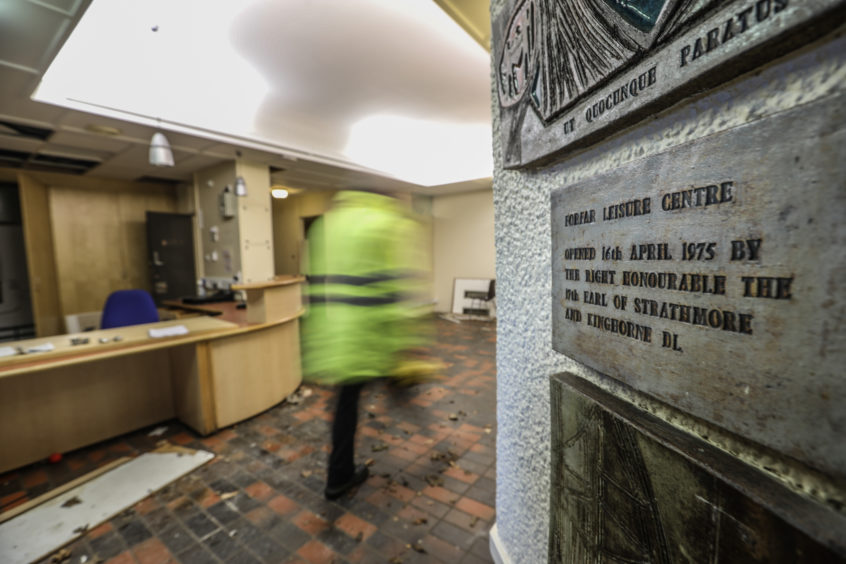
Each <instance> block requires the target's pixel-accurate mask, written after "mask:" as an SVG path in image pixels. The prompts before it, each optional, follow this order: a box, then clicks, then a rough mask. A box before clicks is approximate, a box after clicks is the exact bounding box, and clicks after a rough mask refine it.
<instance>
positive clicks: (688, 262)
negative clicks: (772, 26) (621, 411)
mask: <svg viewBox="0 0 846 564" xmlns="http://www.w3.org/2000/svg"><path fill="white" fill-rule="evenodd" d="M844 114H846V96H844V95H837V96H832V97H830V98H828V99H827V100H825V101H823V102H819V103H815V104H810V105H808V106H804V107H800V108H797V109H794V110H791V111H789V112H784V113H782V114H780V115H779V116H778V117H774V118H770V119H768V120H766V121H759V122H753V123H751V124H748V125H745V126H742V127H737V128H735V129H732V130H728V131H726V132H722V133H718V134H715V135H712V136H710V137H707V138H704V139H701V140H698V141H695V142H692V143H689V144H687V145H685V146H682V147H678V148H675V149H672V150H670V151H668V152H665V153H662V154H659V155H656V156H652V157H647V158H644V159H642V160H639V161H634V162H632V163H629V164H626V165H624V166H622V167H620V168H618V169H616V170H614V171H613V172H609V173H605V174H602V175H599V176H596V177H593V178H591V179H589V180H586V181H584V182H581V183H579V184H576V185H573V186H567V187H562V188H559V189H557V190H555V191H553V194H552V202H551V207H552V270H553V271H552V288H553V290H552V291H553V299H552V307H553V315H552V318H553V347H554V348H555V350H557V351H559V352H561V353H564V354H566V355H568V356H570V357H571V358H574V359H576V360H578V361H580V362H583V363H584V364H587V365H589V366H592V367H594V368H596V369H597V370H599V371H601V372H604V373H606V374H608V375H610V376H612V377H614V378H617V379H620V380H623V381H625V382H627V383H628V384H630V385H631V386H633V387H635V388H637V389H639V390H641V391H644V392H646V393H648V394H650V395H652V396H654V397H656V398H659V399H661V400H663V401H665V402H667V403H669V404H672V405H675V406H677V407H678V408H680V409H682V410H684V411H686V412H688V413H691V414H693V415H695V416H697V417H700V418H704V419H706V420H708V421H710V422H712V423H715V424H717V425H719V426H721V427H723V428H725V429H728V430H730V431H733V432H735V433H738V434H740V435H742V436H745V437H748V438H750V439H752V440H754V441H757V442H759V443H761V444H763V445H766V446H769V447H772V448H775V449H777V450H779V451H781V452H784V453H786V454H788V455H790V456H792V457H794V458H797V459H799V460H802V461H804V462H806V463H807V464H809V465H811V466H815V467H817V468H820V469H823V470H825V471H827V472H829V473H831V474H833V475H836V476H839V477H844V476H846V440H844V437H846V223H844V217H846V166H844V163H846V127H844V124H846V119H844V118H846V115H844Z"/></svg>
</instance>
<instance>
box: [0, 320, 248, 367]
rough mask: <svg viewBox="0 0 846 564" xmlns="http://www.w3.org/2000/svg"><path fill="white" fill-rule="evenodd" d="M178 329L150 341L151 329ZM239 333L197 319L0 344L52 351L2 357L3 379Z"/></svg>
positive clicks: (232, 327)
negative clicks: (50, 366) (182, 332)
mask: <svg viewBox="0 0 846 564" xmlns="http://www.w3.org/2000/svg"><path fill="white" fill-rule="evenodd" d="M179 326H183V327H184V328H185V329H186V330H187V332H186V333H184V334H182V335H173V336H168V337H151V336H150V334H149V330H150V329H159V330H160V329H166V328H172V327H179ZM238 329H239V326H238V324H236V323H231V322H229V321H224V320H222V319H219V318H216V317H209V316H197V317H186V318H183V319H174V320H169V321H159V322H158V323H145V324H143V325H130V326H127V327H115V328H113V329H100V330H98V331H86V332H83V333H68V334H63V335H52V336H50V337H40V338H37V339H26V340H23V341H12V342H4V343H0V349H4V348H6V347H10V348H12V349H15V350H16V351H26V350H32V349H37V348H38V347H45V346H46V347H48V348H49V347H52V348H51V349H50V350H45V351H44V352H30V353H20V352H18V353H17V354H13V355H11V356H3V357H0V378H3V377H4V376H7V375H11V374H18V373H21V372H31V371H33V370H37V369H40V368H44V367H46V366H48V365H53V364H62V363H76V362H86V361H88V360H94V359H97V358H103V357H107V356H119V355H123V354H131V353H135V352H141V351H143V350H153V349H156V348H160V347H169V346H178V345H180V344H188V343H193V342H196V341H199V340H203V339H207V338H209V337H213V336H214V335H217V334H228V333H231V332H233V331H237V330H238ZM116 339H117V340H116ZM74 340H77V342H78V344H73V341H74ZM101 340H102V342H101Z"/></svg>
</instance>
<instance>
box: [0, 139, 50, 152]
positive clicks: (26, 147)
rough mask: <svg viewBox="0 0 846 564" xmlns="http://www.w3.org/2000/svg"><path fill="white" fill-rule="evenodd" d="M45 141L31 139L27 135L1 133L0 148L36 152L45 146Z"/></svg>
mask: <svg viewBox="0 0 846 564" xmlns="http://www.w3.org/2000/svg"><path fill="white" fill-rule="evenodd" d="M44 145H45V143H44V141H41V140H39V139H29V138H27V137H16V136H12V135H0V148H2V149H8V150H10V151H24V152H27V153H34V152H36V151H38V150H39V149H41V148H42V147H44Z"/></svg>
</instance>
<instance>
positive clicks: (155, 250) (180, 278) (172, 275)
mask: <svg viewBox="0 0 846 564" xmlns="http://www.w3.org/2000/svg"><path fill="white" fill-rule="evenodd" d="M147 249H148V253H149V255H148V260H149V263H150V275H151V276H152V286H153V298H154V299H155V300H156V303H160V302H161V301H162V300H167V299H174V298H184V297H188V296H193V295H194V294H196V291H197V274H196V270H195V269H194V227H193V221H192V216H191V215H190V214H181V213H161V212H149V211H148V212H147Z"/></svg>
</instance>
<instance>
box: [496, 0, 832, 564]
mask: <svg viewBox="0 0 846 564" xmlns="http://www.w3.org/2000/svg"><path fill="white" fill-rule="evenodd" d="M503 9H505V1H504V0H493V1H492V2H491V10H492V20H494V21H496V19H497V17H498V16H499V13H500V12H501V11H502V10H503ZM845 35H846V31H844V29H843V28H842V27H841V28H840V29H839V30H838V31H836V32H834V33H830V34H828V35H826V36H825V37H822V38H819V39H818V40H816V42H814V43H812V44H809V45H807V46H806V47H803V48H801V49H800V50H797V51H794V52H792V53H791V54H789V55H787V56H785V57H782V58H781V59H778V60H776V61H774V62H773V63H770V64H768V65H766V66H764V67H762V68H760V69H758V70H756V71H754V72H751V73H747V74H745V75H743V76H741V77H739V78H737V79H735V80H733V81H731V82H728V83H725V84H723V85H721V86H719V87H717V88H714V89H712V90H710V91H707V92H705V93H702V94H700V95H697V96H693V97H690V98H687V99H685V100H682V101H681V102H679V103H678V104H676V105H675V106H673V107H671V108H669V109H668V110H666V111H664V112H662V113H660V114H657V115H655V116H653V117H651V118H649V119H647V120H645V121H642V122H640V123H639V124H638V125H636V126H634V127H632V128H630V129H628V130H626V131H623V132H622V133H620V134H617V135H615V136H612V137H610V138H609V139H607V140H605V141H604V142H602V143H599V144H596V145H594V146H592V147H590V148H588V149H586V150H583V151H580V152H577V153H575V154H572V155H570V156H568V157H566V158H565V159H563V160H562V161H560V162H558V163H557V164H555V165H551V166H545V167H540V168H529V169H525V170H505V169H503V167H502V162H503V159H502V156H503V147H502V145H501V143H500V139H501V136H500V132H499V127H500V122H499V119H498V114H499V110H498V101H497V95H496V90H495V89H494V88H492V100H493V116H494V136H493V138H494V148H493V150H494V159H495V163H496V165H495V166H496V168H495V173H494V183H493V187H494V205H495V230H496V253H497V256H496V260H497V294H498V295H497V305H498V314H499V321H498V324H499V326H498V342H497V370H498V376H497V377H498V405H497V419H498V437H497V500H496V505H497V529H498V535H499V538H500V539H501V543H502V548H503V549H504V552H505V553H506V556H507V557H510V559H511V561H513V562H515V563H535V562H545V561H546V560H547V549H548V545H547V541H548V526H549V517H548V516H549V506H548V503H549V502H548V496H549V472H550V401H549V385H550V384H549V376H550V375H552V374H554V373H557V372H562V371H570V372H572V373H574V374H576V375H578V376H581V377H583V378H585V379H587V380H589V381H591V382H593V383H595V384H597V385H598V386H600V387H601V388H603V389H605V390H606V391H608V392H610V393H612V394H614V395H616V396H617V397H620V398H622V399H623V400H625V401H628V402H630V403H632V404H634V405H636V406H637V407H639V408H641V409H644V410H646V411H648V412H650V413H652V414H654V415H657V416H658V417H660V418H661V419H663V420H664V421H667V422H668V423H670V424H672V425H674V426H676V427H678V428H681V429H683V430H685V431H686V432H689V433H692V434H694V435H697V436H699V437H701V438H703V439H705V440H707V441H708V442H710V443H711V444H713V445H715V446H717V447H718V448H720V449H722V450H724V451H726V452H728V453H730V454H731V455H733V456H735V457H737V458H739V459H740V460H743V461H744V462H747V463H749V464H751V465H753V466H756V467H758V468H760V469H762V470H763V471H765V472H767V473H768V474H770V475H771V476H773V477H774V478H775V479H777V480H778V481H780V482H781V483H783V484H785V486H786V487H789V488H791V489H792V490H794V491H797V492H800V493H802V494H803V495H806V496H808V497H810V498H813V499H815V500H817V501H819V502H821V503H825V504H827V505H829V506H831V507H834V508H835V509H838V510H840V511H842V510H843V509H842V508H843V507H844V505H846V485H845V484H842V483H841V484H838V483H836V482H835V481H834V480H833V479H832V478H830V477H828V476H825V475H822V474H820V473H817V472H814V471H812V470H810V469H808V468H806V467H803V466H801V465H800V464H798V463H795V462H793V461H791V460H789V459H786V458H784V457H779V456H777V455H774V454H772V453H771V452H765V451H764V449H761V448H759V447H757V446H756V445H754V444H751V443H747V442H745V441H743V440H742V439H739V438H736V437H732V436H729V435H728V434H726V433H724V432H722V431H720V430H719V429H718V428H714V427H712V426H710V425H706V424H703V423H701V422H698V421H695V420H693V419H691V418H690V417H687V416H686V415H685V414H684V413H681V412H679V411H677V410H674V409H672V408H669V407H667V406H665V405H664V404H660V403H658V402H655V401H652V400H650V398H648V397H646V396H644V395H642V394H639V393H637V392H635V391H633V390H631V389H629V388H627V387H625V386H623V385H621V384H618V383H617V382H616V381H614V380H611V379H609V378H607V377H604V376H603V375H602V374H599V373H597V372H596V371H593V370H591V369H589V368H587V367H585V366H584V365H581V364H578V363H576V362H575V361H573V360H571V359H569V358H567V357H565V356H563V355H561V354H558V353H555V352H554V351H553V349H552V345H551V339H552V335H551V325H552V323H551V310H552V304H551V292H552V290H551V286H552V284H551V267H550V243H551V240H550V236H551V235H550V191H551V190H552V189H553V188H558V187H562V186H567V185H569V184H572V183H574V182H578V181H581V180H584V179H587V178H590V177H592V176H594V175H596V174H600V173H603V172H606V171H609V170H613V169H614V168H615V167H618V166H620V165H622V164H625V163H630V162H636V161H637V160H639V159H642V158H644V157H647V156H650V155H654V154H657V153H660V152H663V151H666V150H668V149H671V148H673V147H676V146H679V145H682V144H684V143H686V142H689V141H693V140H696V139H701V138H703V137H706V136H708V135H711V134H713V133H716V132H720V131H726V130H729V129H731V128H734V127H737V126H740V125H744V124H747V123H750V122H753V121H756V120H762V119H767V118H769V117H772V116H775V115H778V114H779V113H781V112H784V111H786V110H788V109H791V108H794V107H796V106H799V105H803V104H808V103H811V102H815V101H824V100H825V99H827V98H831V97H833V96H834V95H835V94H837V93H842V92H843V91H844V90H846V36H845ZM495 64H496V61H494V66H495Z"/></svg>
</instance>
